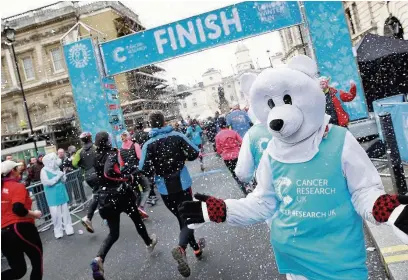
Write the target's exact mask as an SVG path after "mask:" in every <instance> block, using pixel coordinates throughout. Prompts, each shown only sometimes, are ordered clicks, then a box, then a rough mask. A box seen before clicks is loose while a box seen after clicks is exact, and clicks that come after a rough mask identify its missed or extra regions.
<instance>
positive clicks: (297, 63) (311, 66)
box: [287, 54, 317, 79]
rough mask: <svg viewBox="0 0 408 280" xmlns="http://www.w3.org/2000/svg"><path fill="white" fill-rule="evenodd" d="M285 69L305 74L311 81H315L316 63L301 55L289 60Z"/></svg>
mask: <svg viewBox="0 0 408 280" xmlns="http://www.w3.org/2000/svg"><path fill="white" fill-rule="evenodd" d="M287 67H288V68H290V69H293V70H297V71H300V72H302V73H305V74H306V75H308V76H309V77H311V78H313V79H315V78H316V76H317V64H316V62H315V61H314V60H313V59H311V58H310V57H308V56H306V55H303V54H301V55H297V56H294V57H293V58H292V59H291V60H289V62H288V64H287Z"/></svg>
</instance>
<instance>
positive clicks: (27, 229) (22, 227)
mask: <svg viewBox="0 0 408 280" xmlns="http://www.w3.org/2000/svg"><path fill="white" fill-rule="evenodd" d="M1 251H2V252H3V254H4V256H5V257H6V259H7V262H8V264H9V266H10V269H7V270H5V271H3V272H2V273H1V279H4V280H8V279H10V280H11V279H20V278H23V277H24V275H25V274H26V272H27V264H26V261H25V258H24V253H25V254H26V255H27V256H28V258H29V259H30V261H31V266H32V270H31V276H30V279H31V280H39V279H42V277H43V248H42V243H41V239H40V235H39V234H38V231H37V228H36V227H35V225H34V224H32V223H17V224H13V225H10V226H7V227H5V228H3V229H1Z"/></svg>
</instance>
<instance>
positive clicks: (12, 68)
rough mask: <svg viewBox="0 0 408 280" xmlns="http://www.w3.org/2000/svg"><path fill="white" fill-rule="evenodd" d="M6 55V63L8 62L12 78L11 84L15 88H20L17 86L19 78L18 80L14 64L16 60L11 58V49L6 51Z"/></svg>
mask: <svg viewBox="0 0 408 280" xmlns="http://www.w3.org/2000/svg"><path fill="white" fill-rule="evenodd" d="M4 51H5V53H6V61H7V67H8V69H9V71H8V72H9V73H10V78H11V84H12V86H13V88H16V87H18V85H17V78H16V65H15V63H14V60H13V59H12V58H11V53H10V50H9V49H5V50H4Z"/></svg>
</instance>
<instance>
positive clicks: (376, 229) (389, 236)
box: [364, 221, 408, 280]
mask: <svg viewBox="0 0 408 280" xmlns="http://www.w3.org/2000/svg"><path fill="white" fill-rule="evenodd" d="M364 223H365V226H366V228H367V230H368V231H367V232H368V234H369V236H370V237H371V238H372V240H373V242H374V246H375V248H376V250H377V251H378V253H379V254H380V259H381V262H382V265H383V266H384V268H385V272H386V274H387V276H388V278H389V280H407V279H408V278H407V275H408V274H407V268H408V265H407V264H408V258H407V256H408V245H405V244H403V243H402V242H401V241H400V240H399V239H398V237H397V236H395V235H394V232H393V230H392V228H391V227H389V226H387V225H374V224H372V223H369V222H366V221H365V222H364Z"/></svg>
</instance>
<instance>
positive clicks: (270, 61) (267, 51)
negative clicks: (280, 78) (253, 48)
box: [266, 50, 273, 68]
mask: <svg viewBox="0 0 408 280" xmlns="http://www.w3.org/2000/svg"><path fill="white" fill-rule="evenodd" d="M270 52H271V51H270V50H266V53H267V54H268V58H269V63H270V64H271V68H273V65H272V59H271V56H270V54H269V53H270Z"/></svg>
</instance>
